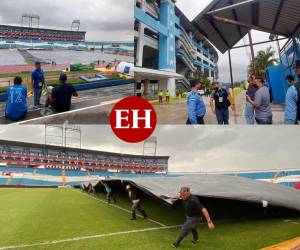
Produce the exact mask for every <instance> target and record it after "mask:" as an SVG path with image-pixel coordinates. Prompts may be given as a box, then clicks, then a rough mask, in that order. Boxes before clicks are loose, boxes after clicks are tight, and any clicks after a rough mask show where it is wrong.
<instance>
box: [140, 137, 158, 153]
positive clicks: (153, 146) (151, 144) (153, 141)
mask: <svg viewBox="0 0 300 250" xmlns="http://www.w3.org/2000/svg"><path fill="white" fill-rule="evenodd" d="M156 153H157V137H154V136H153V137H150V138H149V139H147V140H146V141H145V142H144V144H143V155H144V156H156Z"/></svg>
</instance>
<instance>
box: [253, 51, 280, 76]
mask: <svg viewBox="0 0 300 250" xmlns="http://www.w3.org/2000/svg"><path fill="white" fill-rule="evenodd" d="M274 56H275V51H274V50H273V48H272V47H269V48H267V49H266V50H260V51H258V53H257V56H256V57H255V65H256V72H253V66H252V64H251V63H250V65H249V66H248V74H249V75H255V73H256V74H258V75H259V76H261V77H264V78H265V77H266V69H267V68H268V67H271V66H274V65H276V64H277V63H278V60H277V59H275V58H274Z"/></svg>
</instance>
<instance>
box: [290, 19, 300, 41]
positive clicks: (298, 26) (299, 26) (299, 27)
mask: <svg viewBox="0 0 300 250" xmlns="http://www.w3.org/2000/svg"><path fill="white" fill-rule="evenodd" d="M298 29H300V22H299V23H298V25H297V26H296V28H295V29H294V30H293V32H292V34H291V36H290V37H293V36H294V35H295V34H296V32H297V30H298Z"/></svg>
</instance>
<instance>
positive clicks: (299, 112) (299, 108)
mask: <svg viewBox="0 0 300 250" xmlns="http://www.w3.org/2000/svg"><path fill="white" fill-rule="evenodd" d="M295 87H296V90H297V94H298V101H297V120H298V121H300V86H295Z"/></svg>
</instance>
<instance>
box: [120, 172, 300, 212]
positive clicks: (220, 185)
mask: <svg viewBox="0 0 300 250" xmlns="http://www.w3.org/2000/svg"><path fill="white" fill-rule="evenodd" d="M118 180H120V181H126V182H130V183H131V184H132V185H134V186H136V187H137V188H139V189H140V190H142V191H144V192H146V193H148V194H149V195H151V196H154V197H156V198H158V199H161V200H163V201H165V202H168V203H171V201H170V200H166V199H163V198H162V196H174V195H176V194H178V192H179V190H180V188H181V187H182V186H187V187H190V189H191V192H192V193H193V194H194V195H197V196H200V197H211V198H222V199H229V200H239V201H247V202H253V203H260V204H262V203H263V201H267V202H268V205H272V206H278V207H284V208H289V209H293V210H298V211H300V191H299V190H296V189H292V188H288V187H283V186H280V185H278V184H273V183H268V182H264V181H257V180H252V179H247V178H241V177H236V176H226V175H213V174H210V175H185V176H179V177H156V178H134V179H125V178H124V179H118Z"/></svg>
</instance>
